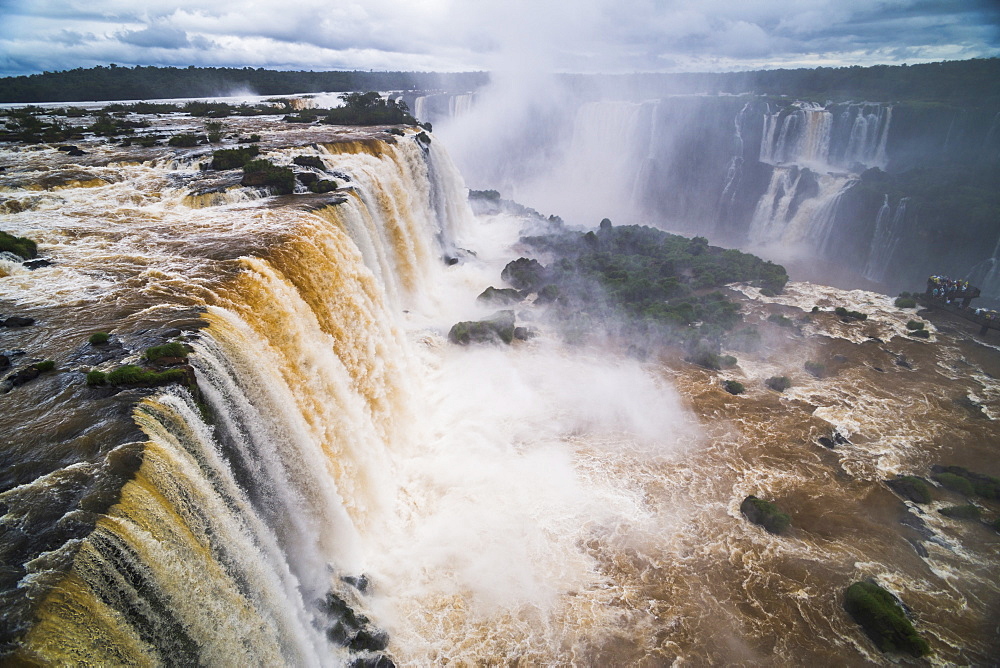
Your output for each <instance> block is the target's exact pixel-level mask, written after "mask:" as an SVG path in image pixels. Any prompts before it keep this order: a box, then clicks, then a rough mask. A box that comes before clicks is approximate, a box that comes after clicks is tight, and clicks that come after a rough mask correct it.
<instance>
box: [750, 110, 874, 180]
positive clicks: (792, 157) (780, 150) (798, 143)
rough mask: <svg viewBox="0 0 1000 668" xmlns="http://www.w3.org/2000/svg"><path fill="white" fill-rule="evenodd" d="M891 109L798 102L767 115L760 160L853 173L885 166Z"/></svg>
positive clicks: (769, 112)
mask: <svg viewBox="0 0 1000 668" xmlns="http://www.w3.org/2000/svg"><path fill="white" fill-rule="evenodd" d="M891 120H892V107H883V106H881V105H868V104H849V105H844V106H843V109H842V110H841V111H840V112H839V113H837V108H836V107H830V108H827V107H824V106H822V105H819V104H816V103H812V102H796V103H795V104H794V105H792V106H791V107H788V108H785V109H782V110H777V111H773V112H772V111H771V109H770V108H768V110H767V112H766V113H765V114H764V129H763V140H762V141H761V146H760V161H761V162H764V163H767V164H771V165H785V164H797V165H813V166H829V167H839V168H848V169H851V168H853V166H855V165H860V166H861V167H862V168H868V167H885V165H886V164H887V162H888V159H887V156H886V142H887V141H888V136H889V125H890V121H891Z"/></svg>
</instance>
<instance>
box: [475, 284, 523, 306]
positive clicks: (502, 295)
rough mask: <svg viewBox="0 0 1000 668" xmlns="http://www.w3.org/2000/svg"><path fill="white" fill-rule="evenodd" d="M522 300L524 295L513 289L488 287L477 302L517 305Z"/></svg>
mask: <svg viewBox="0 0 1000 668" xmlns="http://www.w3.org/2000/svg"><path fill="white" fill-rule="evenodd" d="M523 299H524V295H523V294H522V293H521V292H520V291H518V290H515V289H513V288H494V287H493V286H490V287H488V288H486V289H485V290H483V291H482V292H481V293H480V294H479V296H478V297H476V301H477V302H489V303H492V304H517V303H519V302H520V301H522V300H523Z"/></svg>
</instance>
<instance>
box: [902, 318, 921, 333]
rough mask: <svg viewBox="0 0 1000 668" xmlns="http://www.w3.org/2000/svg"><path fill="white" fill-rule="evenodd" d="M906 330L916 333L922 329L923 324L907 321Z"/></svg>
mask: <svg viewBox="0 0 1000 668" xmlns="http://www.w3.org/2000/svg"><path fill="white" fill-rule="evenodd" d="M906 328H907V329H909V330H911V331H917V330H919V329H923V328H924V323H922V322H920V321H919V320H908V321H907V322H906Z"/></svg>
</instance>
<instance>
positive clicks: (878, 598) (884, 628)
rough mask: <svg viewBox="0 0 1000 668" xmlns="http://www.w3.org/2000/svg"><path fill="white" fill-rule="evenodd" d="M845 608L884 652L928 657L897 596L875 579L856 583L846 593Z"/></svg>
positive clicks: (926, 646)
mask: <svg viewBox="0 0 1000 668" xmlns="http://www.w3.org/2000/svg"><path fill="white" fill-rule="evenodd" d="M844 609H845V610H847V613H848V614H849V615H850V616H851V617H852V618H853V619H854V621H856V622H857V623H858V624H860V625H861V628H863V629H864V631H865V634H867V635H868V637H869V638H871V639H872V642H874V643H875V646H876V647H878V648H879V649H880V650H881V651H883V652H908V653H910V654H912V655H913V656H924V655H925V654H927V653H928V652H930V647H929V646H928V644H927V641H926V640H924V639H923V638H921V637H920V636H919V635H918V634H917V632H916V630H915V629H914V628H913V624H911V623H910V620H909V619H907V618H906V613H904V612H903V608H902V607H901V606H900V605H899V602H898V601H897V600H896V597H895V596H893V595H892V594H890V593H889V592H888V591H886V590H885V589H883V588H882V587H880V586H878V585H877V584H874V583H871V582H855V583H854V584H852V585H851V586H850V587H848V588H847V591H846V592H844Z"/></svg>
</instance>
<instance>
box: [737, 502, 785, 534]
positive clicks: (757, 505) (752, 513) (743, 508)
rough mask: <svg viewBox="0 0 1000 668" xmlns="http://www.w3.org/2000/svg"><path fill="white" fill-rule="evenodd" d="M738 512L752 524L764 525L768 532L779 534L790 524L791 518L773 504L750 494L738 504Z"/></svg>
mask: <svg viewBox="0 0 1000 668" xmlns="http://www.w3.org/2000/svg"><path fill="white" fill-rule="evenodd" d="M740 512H741V513H743V515H745V516H746V518H747V519H748V520H750V521H751V522H753V523H754V524H758V525H760V526H762V527H764V528H765V529H766V530H767V531H768V533H773V534H780V533H781V532H783V531H784V530H785V529H787V528H788V526H789V525H790V524H791V518H790V517H788V515H786V514H785V513H783V512H781V510H780V509H779V508H778V506H776V505H775V504H773V503H771V502H770V501H765V500H764V499H758V498H757V497H756V496H754V495H752V494H751V495H750V496H748V497H747V498H745V499H743V503H741V504H740Z"/></svg>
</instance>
